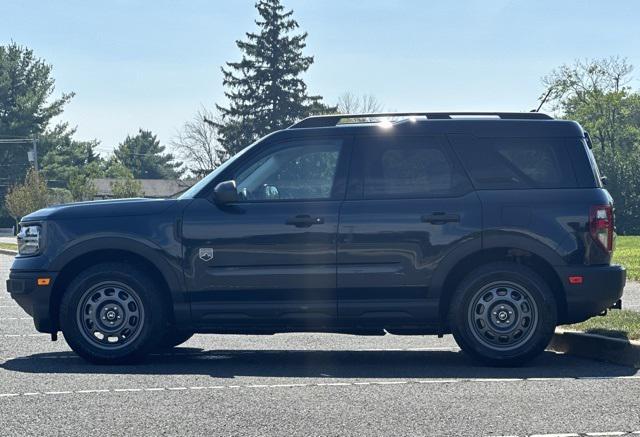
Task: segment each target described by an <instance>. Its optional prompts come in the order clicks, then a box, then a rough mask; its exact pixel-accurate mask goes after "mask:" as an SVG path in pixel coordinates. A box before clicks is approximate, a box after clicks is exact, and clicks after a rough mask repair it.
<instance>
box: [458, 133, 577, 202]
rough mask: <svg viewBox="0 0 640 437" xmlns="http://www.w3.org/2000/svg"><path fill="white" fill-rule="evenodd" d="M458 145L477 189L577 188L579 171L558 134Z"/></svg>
mask: <svg viewBox="0 0 640 437" xmlns="http://www.w3.org/2000/svg"><path fill="white" fill-rule="evenodd" d="M454 149H455V150H456V152H457V153H458V156H459V157H460V160H461V161H462V164H463V165H464V167H465V168H466V170H467V172H468V173H469V176H470V177H471V180H472V181H473V184H474V185H475V187H476V188H477V189H531V188H573V187H576V186H577V182H576V177H575V173H574V171H573V167H572V166H571V162H570V159H569V155H568V153H567V151H566V148H565V147H564V141H563V140H562V139H558V138H478V139H474V140H465V141H455V142H454Z"/></svg>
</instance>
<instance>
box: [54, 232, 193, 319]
mask: <svg viewBox="0 0 640 437" xmlns="http://www.w3.org/2000/svg"><path fill="white" fill-rule="evenodd" d="M158 250H160V249H159V248H155V247H152V246H150V245H145V244H143V243H141V242H138V241H133V240H129V239H126V238H100V239H96V240H88V241H85V242H83V243H82V244H78V245H76V246H73V247H72V248H69V249H67V250H66V251H65V252H63V253H62V254H61V255H60V256H58V257H57V258H56V261H55V265H52V270H55V271H58V272H59V274H58V276H57V278H56V280H55V283H54V284H53V289H52V293H51V298H50V302H49V312H50V317H51V321H52V324H53V331H56V330H57V329H58V328H59V326H58V325H59V321H58V318H59V310H60V303H61V301H62V296H63V294H64V292H65V291H66V288H67V286H68V285H69V284H70V283H71V281H72V280H73V278H75V277H76V276H77V274H78V273H79V272H81V271H82V270H84V269H86V268H88V267H90V266H92V265H96V264H100V263H105V262H123V263H126V264H129V265H134V266H136V267H137V268H139V269H141V270H143V271H144V272H146V273H147V274H149V276H150V277H151V278H152V279H153V280H154V281H155V282H156V284H157V285H158V288H159V290H160V292H161V293H162V295H163V297H164V300H165V302H166V303H167V305H168V310H169V311H168V312H169V314H170V315H171V316H172V318H173V320H172V322H174V323H176V324H179V323H181V322H184V321H185V320H186V319H188V314H189V307H188V303H187V302H186V299H185V297H184V293H183V285H182V280H181V278H180V277H176V276H177V275H176V274H175V272H174V270H175V267H172V266H171V265H170V263H169V262H168V261H166V260H165V259H164V258H163V257H162V255H160V254H159V253H158ZM177 262H179V261H177ZM178 265H181V264H178Z"/></svg>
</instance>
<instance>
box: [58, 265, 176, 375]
mask: <svg viewBox="0 0 640 437" xmlns="http://www.w3.org/2000/svg"><path fill="white" fill-rule="evenodd" d="M164 313H165V311H164V306H163V305H162V299H161V294H160V293H159V290H157V287H156V286H155V283H154V281H153V280H152V279H151V278H149V277H148V276H147V275H146V274H145V273H144V272H143V271H141V270H139V269H136V268H134V267H131V266H129V265H127V264H121V263H102V264H98V265H95V266H93V267H91V268H89V269H87V270H85V271H84V272H82V273H81V274H80V275H78V276H77V277H76V278H75V279H74V280H73V281H72V282H71V284H70V285H69V287H68V289H67V292H66V293H65V294H64V296H63V298H62V303H61V306H60V326H61V328H62V332H63V334H64V336H65V340H66V341H67V343H68V344H69V346H71V348H72V349H73V350H74V351H75V352H76V353H77V354H78V355H80V356H81V357H83V358H85V359H87V360H89V361H91V362H94V363H101V364H116V363H125V362H132V361H136V360H139V359H140V358H142V357H144V356H145V355H146V354H147V353H148V352H149V351H151V350H152V349H154V348H155V347H156V346H157V345H158V344H159V342H160V341H161V340H162V338H163V337H164V332H165V331H164V327H165V322H164V321H165V320H166V317H165V314H164Z"/></svg>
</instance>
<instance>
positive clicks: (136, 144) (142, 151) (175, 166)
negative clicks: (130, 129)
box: [113, 129, 182, 179]
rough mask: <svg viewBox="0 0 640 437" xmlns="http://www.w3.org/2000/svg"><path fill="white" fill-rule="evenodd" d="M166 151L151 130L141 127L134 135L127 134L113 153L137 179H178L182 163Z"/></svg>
mask: <svg viewBox="0 0 640 437" xmlns="http://www.w3.org/2000/svg"><path fill="white" fill-rule="evenodd" d="M164 151H165V147H164V146H161V145H160V141H158V139H157V137H156V136H155V135H154V134H153V133H151V131H148V130H144V129H140V130H139V131H138V135H136V136H134V137H132V136H130V135H127V138H126V139H125V140H124V142H122V143H120V145H118V147H117V148H116V149H115V150H114V151H113V154H114V155H115V157H116V159H117V160H118V162H120V163H121V164H122V165H124V166H125V167H126V168H128V169H129V170H130V171H131V173H132V174H133V177H134V178H136V179H176V178H178V177H179V176H180V167H181V166H182V163H181V162H176V161H175V157H174V156H173V155H172V154H170V153H166V154H165V153H164Z"/></svg>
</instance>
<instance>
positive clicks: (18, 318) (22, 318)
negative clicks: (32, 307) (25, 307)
mask: <svg viewBox="0 0 640 437" xmlns="http://www.w3.org/2000/svg"><path fill="white" fill-rule="evenodd" d="M5 320H33V318H31V317H3V318H0V322H1V321H5Z"/></svg>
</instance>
